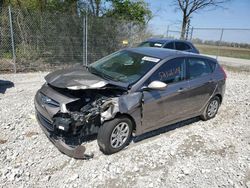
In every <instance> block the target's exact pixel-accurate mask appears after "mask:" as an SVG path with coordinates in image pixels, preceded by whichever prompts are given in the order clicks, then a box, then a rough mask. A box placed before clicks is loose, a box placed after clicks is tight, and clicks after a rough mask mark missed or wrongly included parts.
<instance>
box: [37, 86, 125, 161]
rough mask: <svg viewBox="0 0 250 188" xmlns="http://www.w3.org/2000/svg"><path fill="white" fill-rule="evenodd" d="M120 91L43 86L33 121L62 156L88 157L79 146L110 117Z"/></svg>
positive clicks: (122, 91)
mask: <svg viewBox="0 0 250 188" xmlns="http://www.w3.org/2000/svg"><path fill="white" fill-rule="evenodd" d="M124 92H125V91H124V90H120V89H114V88H112V89H108V88H105V89H84V90H70V89H67V88H57V87H54V86H52V85H49V84H44V85H43V86H42V88H41V89H40V90H39V91H38V92H37V94H36V96H35V108H36V117H37V120H38V122H39V124H40V126H41V128H42V130H43V131H44V132H45V134H46V135H47V137H48V138H49V139H50V141H51V142H52V143H53V144H54V145H55V146H56V147H57V148H58V149H59V150H60V151H61V152H62V153H64V154H66V155H68V156H70V157H73V158H78V159H86V158H90V157H91V155H87V154H85V147H84V146H83V145H82V143H84V142H86V141H88V140H89V139H90V138H91V137H93V136H94V135H96V134H97V133H98V130H99V127H100V126H101V124H102V122H103V121H105V120H107V119H110V118H112V117H113V116H114V114H115V111H118V109H117V104H116V102H117V100H116V99H117V97H119V96H120V95H122V94H123V93H124Z"/></svg>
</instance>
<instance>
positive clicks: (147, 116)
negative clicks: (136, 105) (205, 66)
mask: <svg viewBox="0 0 250 188" xmlns="http://www.w3.org/2000/svg"><path fill="white" fill-rule="evenodd" d="M185 70H186V65H185V59H184V58H176V59H173V60H170V61H168V62H166V63H164V64H163V65H162V66H161V67H160V68H159V69H158V70H156V72H155V73H153V74H152V76H151V77H150V78H149V80H148V81H147V82H146V83H145V84H149V83H150V82H152V81H162V82H165V83H166V84H168V86H167V87H166V88H165V89H164V90H147V91H143V100H144V101H143V107H142V111H143V112H142V113H143V118H142V119H143V120H142V121H143V122H142V123H143V129H144V131H149V130H151V129H154V128H158V127H161V126H165V125H166V124H167V123H169V122H172V121H174V120H176V119H179V118H181V117H183V116H185V114H186V113H187V111H188V110H189V109H188V98H189V93H188V90H189V83H188V81H186V80H185V77H186V75H185V74H186V73H185V72H186V71H185Z"/></svg>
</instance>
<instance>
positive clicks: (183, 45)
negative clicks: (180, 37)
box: [175, 42, 190, 51]
mask: <svg viewBox="0 0 250 188" xmlns="http://www.w3.org/2000/svg"><path fill="white" fill-rule="evenodd" d="M175 49H176V50H180V51H184V50H189V49H190V46H189V45H188V44H186V43H184V42H175Z"/></svg>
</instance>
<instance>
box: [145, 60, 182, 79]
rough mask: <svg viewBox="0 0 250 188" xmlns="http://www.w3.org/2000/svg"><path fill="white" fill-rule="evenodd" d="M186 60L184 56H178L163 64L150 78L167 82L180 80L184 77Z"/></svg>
mask: <svg viewBox="0 0 250 188" xmlns="http://www.w3.org/2000/svg"><path fill="white" fill-rule="evenodd" d="M184 74H185V60H184V58H176V59H173V60H170V61H168V62H166V63H165V64H163V65H162V66H161V67H160V68H159V69H158V70H156V71H155V72H154V73H153V74H152V76H151V77H150V79H149V82H152V81H162V82H164V83H166V84H170V83H174V82H178V81H181V80H183V79H184Z"/></svg>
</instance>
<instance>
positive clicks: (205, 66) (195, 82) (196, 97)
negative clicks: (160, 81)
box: [186, 57, 216, 114]
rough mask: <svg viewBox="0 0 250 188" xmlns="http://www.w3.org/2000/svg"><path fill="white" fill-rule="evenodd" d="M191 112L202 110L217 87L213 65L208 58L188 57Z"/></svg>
mask: <svg viewBox="0 0 250 188" xmlns="http://www.w3.org/2000/svg"><path fill="white" fill-rule="evenodd" d="M186 66H187V79H188V80H189V85H190V89H189V94H190V101H189V105H190V114H192V113H198V112H201V110H202V108H203V107H204V106H205V105H206V104H207V102H208V100H209V99H210V97H211V96H212V94H213V92H214V91H215V88H216V82H215V80H214V78H213V74H212V67H211V65H210V64H209V62H208V61H207V60H206V59H202V58H195V57H192V58H186Z"/></svg>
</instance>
